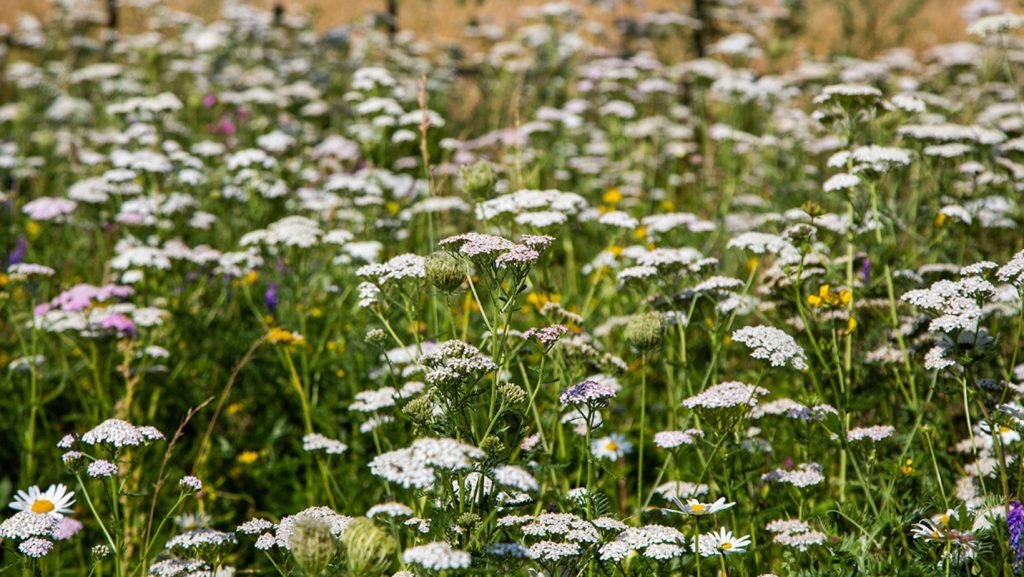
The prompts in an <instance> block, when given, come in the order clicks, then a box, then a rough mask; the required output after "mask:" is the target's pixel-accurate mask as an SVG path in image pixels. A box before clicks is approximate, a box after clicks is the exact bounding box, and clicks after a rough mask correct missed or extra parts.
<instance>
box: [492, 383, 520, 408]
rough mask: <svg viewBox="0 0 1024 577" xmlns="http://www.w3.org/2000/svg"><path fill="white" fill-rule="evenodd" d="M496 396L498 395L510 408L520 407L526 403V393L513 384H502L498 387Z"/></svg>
mask: <svg viewBox="0 0 1024 577" xmlns="http://www.w3.org/2000/svg"><path fill="white" fill-rule="evenodd" d="M498 394H500V395H501V396H502V397H503V398H504V399H505V401H506V402H507V403H508V404H510V405H512V406H517V405H521V404H523V403H525V402H526V391H524V390H523V388H522V387H520V386H519V385H517V384H515V383H504V384H502V385H501V386H500V387H498Z"/></svg>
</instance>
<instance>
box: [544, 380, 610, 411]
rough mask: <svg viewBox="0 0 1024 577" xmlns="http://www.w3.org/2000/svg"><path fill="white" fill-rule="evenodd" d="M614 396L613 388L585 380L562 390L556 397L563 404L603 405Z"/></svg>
mask: <svg viewBox="0 0 1024 577" xmlns="http://www.w3.org/2000/svg"><path fill="white" fill-rule="evenodd" d="M613 398H615V389H614V388H612V387H611V386H610V385H608V384H605V383H600V382H597V381H592V380H589V379H588V380H585V381H583V382H582V383H579V384H576V385H573V386H571V387H569V388H568V389H566V390H564V391H562V394H561V395H560V396H559V397H558V399H559V400H560V401H561V402H562V405H563V406H581V405H585V406H588V407H592V408H593V407H604V406H606V405H607V404H608V402H609V401H611V400H612V399H613Z"/></svg>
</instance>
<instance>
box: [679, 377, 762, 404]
mask: <svg viewBox="0 0 1024 577" xmlns="http://www.w3.org/2000/svg"><path fill="white" fill-rule="evenodd" d="M767 394H768V389H765V388H762V387H755V386H753V385H748V384H745V383H741V382H739V381H727V382H724V383H719V384H717V385H714V386H712V387H708V389H707V390H705V391H704V392H702V393H700V394H697V395H694V396H692V397H689V398H687V399H686V400H684V401H683V405H684V406H686V407H687V408H689V409H695V408H698V407H699V408H702V409H731V408H734V407H744V406H747V407H753V406H755V405H757V402H758V397H761V396H764V395H767Z"/></svg>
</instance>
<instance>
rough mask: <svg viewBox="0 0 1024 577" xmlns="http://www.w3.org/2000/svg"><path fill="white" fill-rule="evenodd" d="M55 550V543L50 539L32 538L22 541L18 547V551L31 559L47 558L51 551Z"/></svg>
mask: <svg viewBox="0 0 1024 577" xmlns="http://www.w3.org/2000/svg"><path fill="white" fill-rule="evenodd" d="M52 550H53V541H50V540H48V539H40V538H39V537H32V538H30V539H26V540H24V541H22V542H21V543H20V544H19V545H18V551H21V552H22V553H23V554H25V555H28V556H29V557H35V558H39V557H45V556H46V555H47V554H49V553H50V551H52Z"/></svg>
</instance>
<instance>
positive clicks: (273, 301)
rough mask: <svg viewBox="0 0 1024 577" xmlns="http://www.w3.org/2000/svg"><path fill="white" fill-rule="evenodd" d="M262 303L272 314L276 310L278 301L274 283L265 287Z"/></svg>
mask: <svg viewBox="0 0 1024 577" xmlns="http://www.w3.org/2000/svg"><path fill="white" fill-rule="evenodd" d="M263 302H264V303H266V305H267V308H268V309H270V312H274V311H276V310H277V305H278V300H277V283H276V282H272V283H270V285H269V286H268V287H267V292H265V293H264V294H263Z"/></svg>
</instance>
